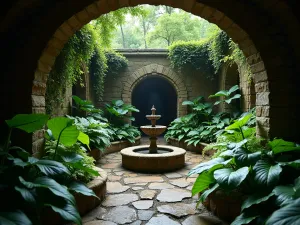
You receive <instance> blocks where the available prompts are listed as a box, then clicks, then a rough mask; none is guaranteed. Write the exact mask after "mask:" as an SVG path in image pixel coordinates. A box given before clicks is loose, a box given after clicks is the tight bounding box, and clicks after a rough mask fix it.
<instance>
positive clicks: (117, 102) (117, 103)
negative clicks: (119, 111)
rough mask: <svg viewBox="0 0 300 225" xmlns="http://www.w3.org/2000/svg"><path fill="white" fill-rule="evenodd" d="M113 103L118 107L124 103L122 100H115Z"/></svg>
mask: <svg viewBox="0 0 300 225" xmlns="http://www.w3.org/2000/svg"><path fill="white" fill-rule="evenodd" d="M113 103H114V104H115V105H116V106H118V107H120V106H122V105H124V102H123V101H122V100H117V101H114V102H113Z"/></svg>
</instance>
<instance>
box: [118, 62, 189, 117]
mask: <svg viewBox="0 0 300 225" xmlns="http://www.w3.org/2000/svg"><path fill="white" fill-rule="evenodd" d="M147 76H161V77H163V78H165V79H166V80H168V81H169V82H170V84H171V85H172V86H173V87H174V88H175V90H176V92H177V96H178V101H177V115H178V116H183V115H186V113H187V107H186V106H183V105H182V104H181V103H182V102H183V101H185V100H187V99H188V93H187V89H186V87H185V83H184V81H183V80H182V79H181V77H180V76H178V75H177V74H176V73H175V72H174V71H173V70H172V69H170V68H168V67H165V66H163V65H159V64H150V65H147V66H144V67H142V68H140V69H138V70H137V71H135V72H134V73H133V74H131V75H130V76H129V78H128V79H127V80H126V81H125V82H124V85H123V90H122V99H123V101H124V102H125V103H128V104H131V99H132V96H131V95H132V91H133V89H134V87H135V86H136V85H137V84H138V83H139V82H140V81H141V80H143V79H145V78H146V77H147Z"/></svg>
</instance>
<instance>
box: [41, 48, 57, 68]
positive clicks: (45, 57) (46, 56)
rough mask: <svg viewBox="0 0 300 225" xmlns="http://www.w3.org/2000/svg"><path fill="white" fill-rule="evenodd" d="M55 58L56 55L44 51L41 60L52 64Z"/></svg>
mask: <svg viewBox="0 0 300 225" xmlns="http://www.w3.org/2000/svg"><path fill="white" fill-rule="evenodd" d="M55 58H56V57H54V56H52V55H50V54H48V53H47V52H45V51H44V52H43V54H42V56H41V58H40V61H41V62H43V63H44V64H46V65H49V66H52V65H53V64H54V62H55Z"/></svg>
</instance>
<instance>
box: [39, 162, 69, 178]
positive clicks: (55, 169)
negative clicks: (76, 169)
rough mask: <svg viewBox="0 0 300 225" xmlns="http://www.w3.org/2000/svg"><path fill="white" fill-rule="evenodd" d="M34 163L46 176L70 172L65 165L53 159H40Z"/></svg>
mask: <svg viewBox="0 0 300 225" xmlns="http://www.w3.org/2000/svg"><path fill="white" fill-rule="evenodd" d="M34 165H36V166H37V167H38V168H39V170H40V171H41V172H42V173H43V174H45V175H47V176H53V175H63V174H70V171H69V170H68V169H67V167H65V166H64V165H63V164H61V163H60V162H56V161H53V160H45V159H41V160H38V161H37V162H35V163H34Z"/></svg>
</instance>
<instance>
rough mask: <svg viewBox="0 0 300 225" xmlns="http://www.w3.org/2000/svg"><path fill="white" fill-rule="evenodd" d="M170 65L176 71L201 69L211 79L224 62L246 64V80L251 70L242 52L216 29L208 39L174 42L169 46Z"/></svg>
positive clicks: (224, 34)
mask: <svg viewBox="0 0 300 225" xmlns="http://www.w3.org/2000/svg"><path fill="white" fill-rule="evenodd" d="M169 59H170V61H171V66H172V67H173V69H175V70H177V71H178V72H182V71H187V72H189V71H190V70H197V71H201V72H203V73H204V74H205V76H206V77H207V78H208V79H211V80H213V79H214V78H215V77H216V74H218V72H219V71H220V68H221V67H222V65H223V63H224V62H227V63H237V64H238V65H239V66H241V65H246V68H247V74H248V75H247V76H248V80H249V79H250V78H251V70H250V66H249V64H248V63H247V62H246V58H245V56H244V54H243V52H242V51H241V50H240V49H239V47H238V45H237V44H235V43H234V42H233V41H232V40H231V39H230V38H229V37H228V36H227V34H226V33H225V32H224V31H221V30H219V31H217V32H215V34H214V35H212V36H211V38H209V39H204V40H201V41H189V42H184V41H180V42H176V43H174V44H173V45H171V46H170V48H169Z"/></svg>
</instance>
